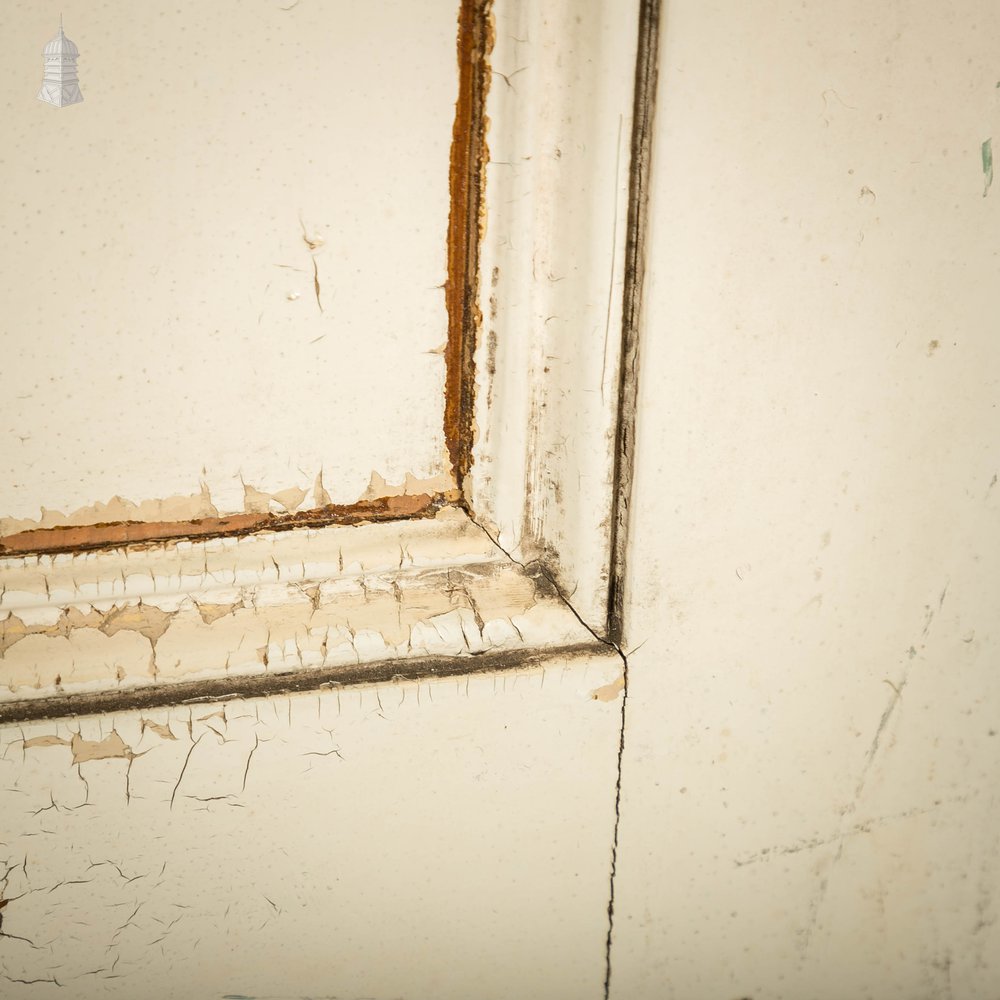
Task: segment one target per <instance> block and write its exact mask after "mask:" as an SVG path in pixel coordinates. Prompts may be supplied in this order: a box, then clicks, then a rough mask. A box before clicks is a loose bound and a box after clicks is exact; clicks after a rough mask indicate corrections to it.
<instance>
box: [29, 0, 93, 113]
mask: <svg viewBox="0 0 1000 1000" xmlns="http://www.w3.org/2000/svg"><path fill="white" fill-rule="evenodd" d="M42 55H43V56H44V58H45V79H43V80H42V89H41V90H39V91H38V99H39V100H40V101H45V102H46V103H47V104H53V105H55V107H57V108H64V107H66V105H67V104H79V103H80V102H81V101H82V100H83V94H81V93H80V81H79V80H78V79H77V75H76V61H77V59H78V58H79V57H80V50H79V49H78V48H77V47H76V45H74V44H73V42H71V41H70V40H69V39H68V38H67V37H66V35H65V34H64V32H63V25H62V16H61V15H60V17H59V34H58V35H56V36H55V38H53V39H52V41H51V42H49V43H48V45H46V46H45V48H44V49H42Z"/></svg>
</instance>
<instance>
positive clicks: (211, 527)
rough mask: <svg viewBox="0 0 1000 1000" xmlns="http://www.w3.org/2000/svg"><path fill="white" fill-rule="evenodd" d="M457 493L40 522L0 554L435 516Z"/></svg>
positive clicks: (4, 544) (3, 543)
mask: <svg viewBox="0 0 1000 1000" xmlns="http://www.w3.org/2000/svg"><path fill="white" fill-rule="evenodd" d="M457 499H458V495H457V493H456V492H454V491H450V492H448V493H437V494H434V495H433V496H432V495H430V494H428V493H417V494H404V495H402V496H395V497H381V498H379V499H377V500H359V501H358V502H357V503H352V504H328V505H327V506H326V507H319V508H317V509H315V510H305V511H298V512H296V513H294V514H233V515H232V516H231V517H205V518H201V519H199V520H196V521H159V522H146V521H117V522H115V523H112V524H90V525H70V526H66V527H58V528H37V529H35V530H32V531H20V532H18V533H17V534H14V535H8V536H7V537H6V538H3V539H0V556H17V555H29V554H30V555H37V554H41V553H49V552H80V551H81V550H84V549H99V548H108V547H112V546H120V545H136V544H142V543H151V542H159V541H168V540H170V539H174V538H222V537H225V536H229V535H249V534H251V533H252V532H254V531H289V530H291V529H292V528H322V527H326V526H327V525H331V524H366V523H370V522H372V521H394V520H399V519H400V518H404V517H433V516H434V515H435V514H436V513H437V512H438V511H439V510H440V509H441V508H442V507H446V506H448V505H450V504H453V503H455V501H456V500H457Z"/></svg>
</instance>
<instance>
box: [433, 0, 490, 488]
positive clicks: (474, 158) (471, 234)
mask: <svg viewBox="0 0 1000 1000" xmlns="http://www.w3.org/2000/svg"><path fill="white" fill-rule="evenodd" d="M493 40H494V29H493V2H492V0H462V5H461V8H460V10H459V15H458V47H457V48H458V76H459V87H458V100H457V101H456V103H455V124H454V128H453V130H452V146H451V169H450V184H451V212H450V215H449V218H448V279H447V281H446V283H445V300H446V303H447V307H448V343H447V347H446V353H445V408H444V436H445V442H446V443H447V446H448V453H449V456H450V458H451V468H452V472H453V474H454V477H455V481H456V482H457V484H458V487H459V489H461V488H462V484H463V481H464V479H465V476H466V474H467V472H468V470H469V467H470V465H471V462H472V437H473V426H472V420H473V412H474V405H475V399H474V391H475V380H474V377H473V376H474V368H473V359H474V356H475V347H476V339H477V336H478V333H479V328H480V324H481V322H482V316H481V314H480V310H479V305H478V297H477V292H478V288H479V248H480V243H481V241H482V237H483V233H484V230H485V225H486V214H485V211H486V210H485V201H484V191H485V187H486V164H487V162H488V160H489V152H488V148H487V145H486V132H487V129H488V127H489V122H488V119H487V117H486V96H487V94H488V93H489V88H490V79H491V74H490V65H489V57H490V53H491V52H492V50H493Z"/></svg>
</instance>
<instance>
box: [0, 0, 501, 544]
mask: <svg viewBox="0 0 1000 1000" xmlns="http://www.w3.org/2000/svg"><path fill="white" fill-rule="evenodd" d="M492 7H493V0H462V3H461V8H460V10H459V16H458V44H457V49H458V84H459V87H458V99H457V100H456V103H455V121H454V125H453V128H452V145H451V157H450V169H449V182H450V194H451V203H450V210H449V215H448V278H447V281H446V282H445V298H446V304H447V309H448V340H447V344H446V345H445V348H444V355H445V390H444V397H445V398H444V436H445V442H446V445H447V448H448V455H449V459H450V461H451V465H452V473H453V479H454V483H455V485H456V486H457V489H451V490H447V491H444V492H434V493H419V494H410V495H403V496H387V497H380V498H377V499H363V500H359V501H358V502H357V503H353V504H330V503H327V504H325V505H323V506H317V507H315V508H313V509H310V510H305V511H295V512H290V513H287V514H273V513H270V512H269V511H268V510H267V506H268V505H269V502H270V500H271V499H272V495H271V494H262V493H261V494H258V491H256V490H254V489H253V488H252V487H248V488H247V490H248V492H247V497H248V508H249V511H248V512H247V513H243V514H231V515H227V516H205V517H196V518H186V519H183V520H172V521H171V520H150V521H144V520H131V519H125V518H120V517H119V518H116V519H114V520H111V519H110V518H109V519H108V520H106V521H103V522H99V523H95V524H89V525H58V526H53V527H46V528H27V529H25V530H22V531H16V532H13V533H11V534H9V535H6V536H0V557H3V556H18V555H36V554H42V553H55V552H79V551H83V550H87V549H99V548H112V547H117V546H134V545H143V544H152V543H155V542H164V541H169V540H171V539H179V538H217V537H224V536H232V535H247V534H251V533H253V532H256V531H284V530H288V529H291V528H299V527H325V526H327V525H332V524H363V523H366V522H370V521H389V520H397V519H402V518H410V517H433V516H434V514H435V513H436V512H437V511H438V510H439V509H440V508H441V507H444V506H448V505H453V504H461V503H462V484H463V480H464V478H465V475H466V474H467V473H468V471H469V468H470V466H471V464H472V443H473V405H474V402H475V396H474V392H475V380H474V352H475V348H476V337H477V333H478V330H479V326H480V322H481V319H482V317H481V315H480V310H479V305H478V293H479V246H480V241H481V239H482V236H483V232H484V228H485V205H484V202H483V191H484V189H485V183H486V163H487V160H488V150H487V146H486V130H487V125H488V120H487V117H486V112H485V108H486V95H487V92H488V91H489V84H490V68H489V55H490V52H491V51H492V49H493V17H492ZM303 238H304V239H305V240H306V242H307V244H308V245H309V248H310V250H312V249H315V246H314V243H313V242H311V241H310V239H309V237H308V236H306V235H305V227H304V226H303ZM316 291H317V301H318V294H319V288H318V285H317V289H316ZM314 492H315V498H316V500H317V501H322V500H323V499H328V498H329V494H328V493H326V491H325V489H323V488H322V474H321V475H320V478H319V479H317V487H316V489H315V491H314ZM273 498H274V499H278V500H279V501H282V502H283V500H282V498H281V497H280V496H274V497H273ZM299 502H301V500H299ZM206 503H208V500H207V499H206ZM255 506H256V507H259V508H262V509H260V510H254V509H253V508H254V507H255ZM293 506H297V504H294V505H293ZM209 509H210V510H212V511H213V512H214V508H211V507H210V508H209ZM98 516H99V514H98Z"/></svg>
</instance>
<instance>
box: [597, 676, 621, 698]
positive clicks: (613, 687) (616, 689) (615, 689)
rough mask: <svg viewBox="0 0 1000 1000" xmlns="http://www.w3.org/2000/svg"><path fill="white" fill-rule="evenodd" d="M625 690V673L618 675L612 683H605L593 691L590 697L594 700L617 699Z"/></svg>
mask: <svg viewBox="0 0 1000 1000" xmlns="http://www.w3.org/2000/svg"><path fill="white" fill-rule="evenodd" d="M624 690H625V675H624V674H621V676H619V677H616V678H615V679H614V680H613V681H612V682H611V683H610V684H605V685H604V686H603V687H599V688H597V689H595V690H594V691H592V692H591V694H590V697H591V698H592V699H593V700H594V701H604V702H610V701H617V700H618V696H619V695H620V694H622V692H623V691H624Z"/></svg>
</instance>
